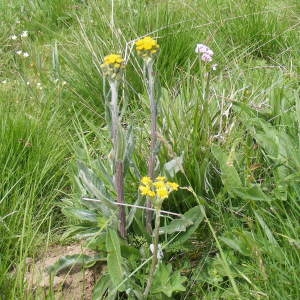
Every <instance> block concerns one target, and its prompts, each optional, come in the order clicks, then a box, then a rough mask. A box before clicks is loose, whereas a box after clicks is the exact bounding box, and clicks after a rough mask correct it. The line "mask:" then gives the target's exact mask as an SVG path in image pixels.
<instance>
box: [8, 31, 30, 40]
mask: <svg viewBox="0 0 300 300" xmlns="http://www.w3.org/2000/svg"><path fill="white" fill-rule="evenodd" d="M20 37H21V39H23V38H26V37H28V30H24V31H22V32H21V33H20ZM10 39H11V40H13V41H16V40H17V39H18V36H17V35H15V34H13V35H11V36H10Z"/></svg>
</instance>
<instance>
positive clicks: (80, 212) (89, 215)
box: [62, 207, 97, 223]
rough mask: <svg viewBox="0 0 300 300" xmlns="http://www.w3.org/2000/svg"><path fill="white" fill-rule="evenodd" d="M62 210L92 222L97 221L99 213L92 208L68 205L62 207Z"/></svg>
mask: <svg viewBox="0 0 300 300" xmlns="http://www.w3.org/2000/svg"><path fill="white" fill-rule="evenodd" d="M62 212H63V213H64V214H65V215H66V216H69V217H73V218H76V219H79V220H81V221H88V222H91V223H97V214H96V213H95V212H92V211H90V210H86V209H80V208H72V207H66V208H63V209H62Z"/></svg>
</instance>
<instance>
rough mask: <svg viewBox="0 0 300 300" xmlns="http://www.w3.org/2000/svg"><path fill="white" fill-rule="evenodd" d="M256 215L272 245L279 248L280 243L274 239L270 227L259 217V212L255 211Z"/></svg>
mask: <svg viewBox="0 0 300 300" xmlns="http://www.w3.org/2000/svg"><path fill="white" fill-rule="evenodd" d="M254 214H255V217H256V219H257V221H258V222H259V224H260V226H261V227H262V229H263V231H264V232H265V234H266V236H267V238H268V240H269V241H270V243H272V244H274V245H276V246H278V243H277V241H276V239H275V238H274V235H273V234H272V231H271V230H270V228H269V227H268V225H267V224H266V222H265V221H264V219H263V218H262V217H261V216H260V215H259V213H258V212H257V211H254Z"/></svg>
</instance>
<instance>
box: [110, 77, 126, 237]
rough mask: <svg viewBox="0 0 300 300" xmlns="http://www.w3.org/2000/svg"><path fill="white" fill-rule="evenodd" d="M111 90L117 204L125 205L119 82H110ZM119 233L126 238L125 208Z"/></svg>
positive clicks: (123, 208) (122, 209)
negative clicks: (119, 154)
mask: <svg viewBox="0 0 300 300" xmlns="http://www.w3.org/2000/svg"><path fill="white" fill-rule="evenodd" d="M110 89H111V103H110V108H111V135H112V142H113V160H114V170H115V187H116V192H117V202H118V203H122V204H123V203H124V202H125V201H124V162H123V161H122V160H120V159H119V157H118V152H119V145H120V138H121V137H120V136H119V132H118V128H119V127H120V119H119V107H118V86H117V81H116V80H114V81H110ZM119 220H120V224H119V232H120V235H121V237H123V238H124V237H125V236H126V213H125V207H124V206H121V205H120V206H119Z"/></svg>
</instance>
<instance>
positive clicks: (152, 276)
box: [143, 209, 160, 299]
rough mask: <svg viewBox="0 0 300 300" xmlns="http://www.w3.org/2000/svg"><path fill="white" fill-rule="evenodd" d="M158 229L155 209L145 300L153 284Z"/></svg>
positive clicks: (157, 213) (158, 215) (158, 210)
mask: <svg viewBox="0 0 300 300" xmlns="http://www.w3.org/2000/svg"><path fill="white" fill-rule="evenodd" d="M159 228H160V209H156V210H155V228H154V232H153V246H154V247H153V248H154V249H153V256H152V263H151V268H150V273H149V277H148V281H147V286H146V288H145V291H144V293H143V295H144V297H145V299H147V297H148V295H149V292H150V289H151V286H152V283H153V279H154V275H155V271H156V267H157V263H158V259H157V253H158V240H159Z"/></svg>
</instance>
